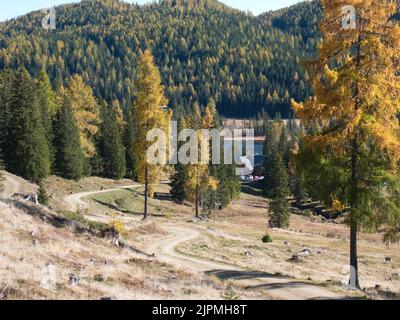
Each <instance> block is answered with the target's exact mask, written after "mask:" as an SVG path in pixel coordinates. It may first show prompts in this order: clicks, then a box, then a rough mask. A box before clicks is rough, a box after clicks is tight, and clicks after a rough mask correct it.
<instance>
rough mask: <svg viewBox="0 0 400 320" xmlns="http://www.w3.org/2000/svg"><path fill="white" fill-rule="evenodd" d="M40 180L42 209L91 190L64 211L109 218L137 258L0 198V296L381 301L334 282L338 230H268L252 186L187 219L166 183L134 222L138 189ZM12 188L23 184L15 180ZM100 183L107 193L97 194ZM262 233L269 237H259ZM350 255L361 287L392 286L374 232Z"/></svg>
mask: <svg viewBox="0 0 400 320" xmlns="http://www.w3.org/2000/svg"><path fill="white" fill-rule="evenodd" d="M18 181H19V180H18ZM21 184H22V185H23V187H21ZM46 185H47V186H48V188H50V186H51V191H50V192H49V193H51V192H52V199H51V206H52V208H53V209H54V210H56V211H57V210H59V212H60V213H62V211H63V210H66V207H68V203H66V202H68V201H66V199H68V197H70V196H71V194H73V195H72V196H73V197H74V198H75V199H80V195H81V194H77V195H74V193H75V192H81V193H82V194H84V193H85V192H94V193H91V194H90V195H86V196H85V197H83V199H81V201H82V204H84V207H82V208H81V209H80V210H79V211H78V212H73V215H79V217H82V218H84V219H87V220H89V221H96V222H102V223H105V224H113V223H115V222H118V223H119V224H120V225H122V226H123V229H124V232H123V235H122V236H121V240H123V241H124V242H125V243H127V244H129V245H130V246H132V247H134V248H136V249H138V250H141V251H142V252H145V253H147V255H143V254H140V253H138V252H132V251H129V250H126V249H121V248H117V247H115V246H114V245H113V244H112V243H111V241H109V240H106V239H99V238H96V237H93V236H88V235H77V234H73V233H71V231H70V230H67V229H58V228H54V227H53V226H51V225H49V224H47V223H44V222H43V221H40V220H38V219H36V218H33V217H30V216H29V215H27V214H26V213H24V212H21V211H20V210H17V209H15V208H13V207H9V206H8V205H5V204H1V202H0V204H1V206H0V220H1V221H2V224H1V225H0V264H1V265H2V266H4V267H2V268H1V269H0V294H1V292H2V291H4V292H3V296H1V295H0V298H1V297H2V298H5V297H6V298H9V299H19V298H22V299H42V298H51V299H100V298H102V297H112V298H116V299H145V298H151V299H220V298H222V297H232V296H237V297H240V298H241V299H282V298H286V299H309V298H311V299H312V298H339V297H340V298H344V297H365V296H368V297H369V298H382V296H381V295H380V296H378V295H375V294H367V293H366V292H353V291H348V290H345V289H344V288H343V287H342V285H341V282H342V281H344V280H345V279H346V276H347V270H346V267H347V263H348V247H349V240H348V229H347V227H346V226H344V225H342V224H338V223H330V222H325V223H324V222H322V220H321V219H317V218H315V217H303V216H295V215H293V216H292V217H291V225H290V229H288V230H276V229H273V230H269V229H267V213H268V202H267V200H265V199H264V198H263V197H261V196H260V195H259V194H257V193H256V192H251V193H250V194H249V193H242V194H241V196H240V199H239V200H238V201H236V202H235V203H234V204H233V205H232V206H231V207H230V208H228V209H226V210H224V211H221V212H216V213H215V214H214V215H211V216H210V217H209V219H208V220H206V221H197V220H195V219H193V216H194V212H193V208H192V207H191V206H190V205H177V204H176V203H174V202H173V201H172V200H171V199H170V198H169V194H168V191H169V187H168V186H167V185H159V186H157V187H156V191H157V193H156V198H155V199H152V200H151V201H150V213H151V214H152V216H151V218H150V220H149V221H146V222H143V221H142V220H141V212H142V208H143V188H142V187H141V186H140V185H137V186H132V187H129V188H127V189H118V188H120V187H122V186H130V185H132V182H131V181H122V182H113V181H110V180H104V179H99V178H95V179H91V178H90V179H85V180H84V181H81V182H79V183H77V182H67V181H64V180H62V179H59V178H54V177H52V178H51V179H49V180H48V181H47V184H46ZM13 187H14V188H15V187H16V184H15V183H14V184H13ZM18 187H19V188H22V189H24V188H27V186H26V185H24V184H23V183H22V182H21V181H20V185H19V186H18ZM28 187H29V188H33V186H28ZM29 188H28V189H29ZM109 188H110V189H113V191H110V192H108V191H107V190H104V189H109ZM253 191H254V190H253ZM95 192H101V193H95ZM266 233H268V234H269V235H270V237H271V238H272V243H263V242H262V241H261V239H262V237H263V236H264V235H265V234H266ZM304 248H307V249H309V250H310V251H311V254H310V255H308V256H307V257H305V258H304V259H303V261H301V262H292V261H290V258H291V257H292V255H293V254H294V253H298V252H299V251H301V250H303V249H304ZM153 253H154V254H155V256H154V257H151V255H152V254H153ZM359 257H360V277H361V285H362V286H363V287H365V288H374V287H375V286H377V285H378V286H379V287H378V288H379V289H380V290H381V291H390V292H394V293H399V292H400V280H399V273H400V269H399V268H400V250H399V246H391V247H386V246H385V245H384V244H383V243H382V241H381V236H380V235H377V234H373V235H371V234H364V233H363V234H360V242H359ZM386 258H390V261H387V260H388V259H386ZM54 270H55V271H54ZM224 270H225V271H224ZM226 270H229V272H227V271H226ZM54 273H55V274H56V276H55V277H54ZM71 274H75V275H78V276H79V278H80V282H79V284H78V285H77V286H72V285H71V284H70V282H69V279H70V276H71ZM49 275H50V276H51V277H53V278H55V281H53V283H51V288H50V289H49V288H44V287H46V283H45V282H46V281H45V280H43V279H47V278H48V277H49ZM51 277H50V278H51ZM50 282H51V281H50ZM368 293H376V290H369V291H368ZM384 297H386V296H384Z"/></svg>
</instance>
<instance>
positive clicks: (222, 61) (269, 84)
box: [0, 0, 319, 117]
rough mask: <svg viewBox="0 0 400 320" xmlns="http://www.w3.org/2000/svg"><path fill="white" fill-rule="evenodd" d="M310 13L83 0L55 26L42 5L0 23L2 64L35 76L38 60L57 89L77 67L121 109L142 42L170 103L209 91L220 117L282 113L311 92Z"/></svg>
mask: <svg viewBox="0 0 400 320" xmlns="http://www.w3.org/2000/svg"><path fill="white" fill-rule="evenodd" d="M318 10H319V9H318V5H317V4H316V3H314V2H311V3H310V2H304V3H301V4H299V5H296V6H294V7H292V8H289V9H285V10H280V11H277V12H269V13H266V14H264V15H261V16H259V17H254V16H252V15H250V14H247V13H244V12H241V11H239V10H235V9H231V8H229V7H227V6H225V5H223V4H221V3H219V2H217V1H214V0H189V1H187V0H185V1H183V0H162V1H160V2H158V3H153V4H148V5H143V6H139V5H131V4H127V3H124V2H121V1H117V0H83V1H81V2H80V3H77V4H68V5H62V6H59V7H57V8H56V12H57V29H56V30H52V31H48V30H44V29H42V27H41V21H42V19H43V16H44V14H43V13H42V12H40V11H38V12H33V13H30V14H28V15H25V16H22V17H19V18H17V19H13V20H10V21H7V22H5V23H1V24H0V69H4V68H7V67H11V68H16V67H17V66H18V65H21V64H23V65H25V67H26V68H27V69H28V70H29V71H30V73H31V74H32V75H33V76H36V75H37V74H38V72H39V70H40V68H41V67H42V66H45V69H46V71H47V72H48V74H49V75H50V78H51V79H52V82H53V85H54V87H55V88H59V87H60V86H61V85H63V84H65V83H66V81H67V80H68V78H69V77H70V76H71V75H73V74H75V73H78V74H80V75H82V77H83V79H84V81H85V82H86V83H87V84H89V85H90V86H91V87H92V88H93V90H94V94H95V96H96V97H98V98H101V99H104V100H106V101H108V102H111V101H113V100H115V99H118V100H119V101H120V102H121V104H122V106H123V107H124V108H125V109H126V108H128V107H130V106H131V105H132V96H133V91H134V87H133V80H134V77H135V74H134V70H135V66H136V63H137V60H138V57H140V55H141V53H142V52H143V51H144V50H145V49H146V48H150V49H151V51H152V52H153V54H154V56H155V59H156V63H157V65H158V66H159V68H160V71H161V75H162V79H163V84H164V85H165V87H166V95H167V97H168V98H169V100H170V102H169V103H170V106H171V107H173V108H178V109H179V110H190V108H193V105H194V104H195V102H199V103H200V104H201V105H205V104H206V102H207V101H208V99H209V98H210V97H213V98H214V99H215V100H216V101H217V105H218V109H219V111H220V113H221V114H223V115H224V116H230V117H251V116H255V115H256V114H257V112H259V111H260V110H261V109H265V110H267V112H269V113H270V114H271V115H272V114H274V113H275V112H277V111H279V112H281V113H282V114H283V116H286V115H287V114H288V112H289V110H290V103H289V101H290V98H294V99H296V100H297V101H301V100H303V99H304V98H305V97H306V96H308V95H309V94H310V89H309V87H308V85H307V77H308V75H307V74H304V72H303V70H302V68H301V67H300V66H299V61H300V60H301V59H302V57H303V56H304V55H307V54H311V53H312V52H313V50H314V48H315V43H316V40H315V35H316V24H317V19H316V15H315V14H314V11H317V12H318Z"/></svg>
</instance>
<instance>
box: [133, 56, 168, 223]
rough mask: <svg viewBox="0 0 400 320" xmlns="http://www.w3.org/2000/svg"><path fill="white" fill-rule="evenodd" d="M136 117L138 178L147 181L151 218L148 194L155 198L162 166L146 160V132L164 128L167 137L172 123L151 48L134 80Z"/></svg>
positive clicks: (146, 197)
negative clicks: (155, 185)
mask: <svg viewBox="0 0 400 320" xmlns="http://www.w3.org/2000/svg"><path fill="white" fill-rule="evenodd" d="M134 98H135V100H134V106H133V112H134V118H135V119H136V126H137V135H136V137H135V141H134V143H133V148H134V151H135V152H136V154H137V157H138V163H137V171H138V180H139V182H141V183H144V184H145V205H144V219H147V217H148V197H149V196H150V197H153V195H154V190H153V188H152V187H151V185H154V184H157V183H158V182H159V181H160V175H161V172H162V169H163V167H162V165H151V164H149V163H148V161H147V157H146V154H147V150H148V148H149V147H150V144H151V143H150V142H148V141H147V134H148V132H149V131H151V130H153V129H161V130H163V131H164V132H165V134H166V137H168V135H169V122H170V120H171V116H172V114H171V111H165V109H164V107H165V106H166V105H167V104H168V100H167V99H166V98H165V96H164V86H163V85H162V84H161V77H160V73H159V71H158V68H157V66H156V65H155V63H154V58H153V56H152V54H151V52H150V51H149V50H146V51H145V52H144V53H143V55H142V56H141V58H140V60H139V62H138V65H137V68H136V79H135V95H134Z"/></svg>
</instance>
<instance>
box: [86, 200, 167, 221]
mask: <svg viewBox="0 0 400 320" xmlns="http://www.w3.org/2000/svg"><path fill="white" fill-rule="evenodd" d="M92 200H93V201H94V202H96V203H98V204H100V205H102V206H104V207H107V208H109V209H112V210H114V211H118V212H122V213H125V214H129V215H136V216H143V212H135V211H130V210H126V209H121V208H120V207H118V206H116V205H114V204H112V203H107V202H104V201H101V200H97V199H92ZM150 210H151V209H150ZM149 215H150V216H151V217H158V218H163V217H165V215H164V214H157V213H152V212H150V214H149Z"/></svg>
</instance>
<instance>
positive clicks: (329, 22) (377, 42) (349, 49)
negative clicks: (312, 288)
mask: <svg viewBox="0 0 400 320" xmlns="http://www.w3.org/2000/svg"><path fill="white" fill-rule="evenodd" d="M321 4H322V7H323V11H324V16H323V20H322V22H321V32H322V36H323V39H322V41H321V43H320V44H319V46H318V54H317V57H316V58H315V59H314V60H312V61H308V62H305V66H306V69H307V71H308V73H309V75H310V78H311V82H312V86H313V89H314V96H313V97H311V98H310V99H309V100H308V101H306V102H305V103H294V102H293V107H294V110H295V112H296V114H297V116H298V117H299V118H300V119H302V120H303V121H304V123H305V125H306V127H307V128H308V134H307V135H306V136H305V138H304V145H305V148H304V150H303V151H302V152H301V153H300V154H299V155H298V160H299V163H301V167H303V169H304V170H305V172H307V177H308V182H309V183H308V185H309V188H310V189H312V191H313V193H314V195H318V196H319V197H320V199H322V200H324V201H325V202H326V203H327V204H328V205H330V206H331V207H332V208H334V209H336V210H342V211H344V212H346V213H347V217H348V219H347V220H348V223H349V225H350V267H351V268H350V270H351V277H350V285H351V287H353V288H359V287H360V286H359V278H358V258H357V234H358V232H359V231H360V228H361V227H365V228H366V227H368V228H369V230H380V231H383V232H384V233H385V237H384V240H385V241H387V242H393V241H398V240H399V237H398V232H399V230H400V206H399V204H400V197H399V194H400V193H399V190H400V188H399V165H398V164H399V160H400V126H399V118H398V115H399V107H400V78H399V76H400V70H399V69H400V63H399V58H400V26H399V25H398V23H397V22H396V21H395V20H394V19H393V16H394V14H395V12H396V5H395V4H393V3H392V2H390V1H381V0H346V1H343V0H321ZM353 14H355V15H353ZM353 18H354V21H351V19H353ZM346 19H350V20H349V21H350V22H351V23H347V21H346Z"/></svg>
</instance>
